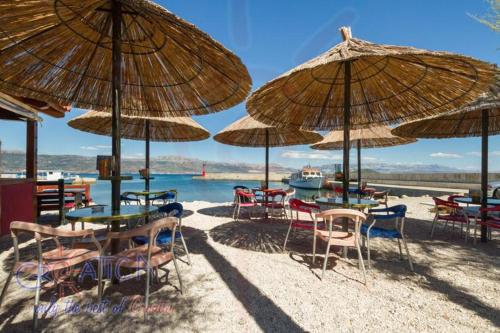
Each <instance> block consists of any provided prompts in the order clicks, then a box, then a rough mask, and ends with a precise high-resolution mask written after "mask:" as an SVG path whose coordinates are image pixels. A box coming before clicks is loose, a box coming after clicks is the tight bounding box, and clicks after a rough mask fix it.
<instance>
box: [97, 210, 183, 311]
mask: <svg viewBox="0 0 500 333" xmlns="http://www.w3.org/2000/svg"><path fill="white" fill-rule="evenodd" d="M165 228H168V229H170V230H171V231H172V233H173V234H175V232H176V228H177V221H176V219H175V218H174V217H165V218H162V219H160V220H156V221H154V222H150V223H148V224H146V225H144V226H141V227H138V228H135V229H132V230H127V231H121V232H110V233H108V239H107V240H106V244H105V245H104V247H103V254H104V253H106V250H107V248H108V247H109V245H110V244H111V241H112V240H113V239H119V240H129V241H130V240H131V239H132V238H133V237H138V236H143V237H147V238H148V239H152V240H153V241H152V242H148V244H145V245H142V246H138V247H132V248H128V249H125V250H123V251H121V252H119V253H117V254H115V255H113V256H111V257H109V256H108V257H107V259H108V260H111V261H113V263H114V267H116V268H117V269H120V268H121V267H125V268H128V269H137V270H139V269H143V270H145V271H146V290H145V292H144V298H145V300H144V304H145V309H144V319H147V314H148V306H149V285H150V282H151V281H150V280H151V271H153V273H154V274H155V277H156V278H157V280H159V278H158V269H159V268H162V267H163V266H165V265H166V264H168V263H169V262H171V261H173V262H174V266H175V271H176V273H177V277H178V278H179V284H180V291H181V293H182V292H183V285H182V278H181V275H180V272H179V267H178V266H177V261H176V258H175V253H174V242H171V245H170V249H169V250H168V251H165V250H164V249H163V248H161V247H159V246H157V243H156V238H157V235H158V234H159V232H160V231H161V230H162V229H165ZM115 276H116V274H115ZM101 279H102V277H101ZM101 283H102V281H100V283H99V284H101Z"/></svg>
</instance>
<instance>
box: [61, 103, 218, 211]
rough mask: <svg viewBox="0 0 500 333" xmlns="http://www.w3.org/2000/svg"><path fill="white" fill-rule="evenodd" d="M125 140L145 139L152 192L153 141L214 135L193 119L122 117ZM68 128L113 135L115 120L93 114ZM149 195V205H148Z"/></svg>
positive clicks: (169, 140) (200, 138) (185, 140)
mask: <svg viewBox="0 0 500 333" xmlns="http://www.w3.org/2000/svg"><path fill="white" fill-rule="evenodd" d="M121 121H122V126H121V135H120V136H121V137H122V138H124V139H131V140H145V142H146V154H145V155H146V156H145V162H146V163H145V164H146V165H145V168H146V171H147V176H146V177H144V181H145V190H146V192H148V191H149V189H150V178H149V161H150V149H149V148H150V141H155V142H187V141H201V140H205V139H208V138H209V137H210V133H209V132H208V131H207V130H206V129H204V128H203V127H202V126H201V125H200V124H198V123H197V122H196V121H194V120H193V119H191V118H189V117H168V118H167V117H163V118H160V117H137V116H127V115H124V116H122V117H121ZM68 125H69V126H71V127H73V128H75V129H78V130H81V131H84V132H89V133H94V134H99V135H107V136H110V135H111V129H112V119H111V114H110V113H107V112H99V111H89V112H87V113H85V114H83V115H81V116H78V117H76V118H74V119H72V120H70V121H69V122H68ZM148 199H149V198H148V196H147V195H146V202H148V201H149V200H148Z"/></svg>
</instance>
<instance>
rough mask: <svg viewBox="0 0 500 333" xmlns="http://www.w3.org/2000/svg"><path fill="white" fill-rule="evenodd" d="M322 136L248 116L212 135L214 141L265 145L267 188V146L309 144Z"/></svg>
mask: <svg viewBox="0 0 500 333" xmlns="http://www.w3.org/2000/svg"><path fill="white" fill-rule="evenodd" d="M322 138H323V137H322V136H321V135H320V134H318V133H316V132H311V131H303V130H299V129H297V128H286V127H280V128H277V127H272V126H268V125H265V124H263V123H261V122H259V121H257V120H255V119H253V118H252V117H250V116H245V117H243V118H241V119H240V120H238V121H235V122H234V123H232V124H231V125H229V126H228V127H226V128H225V129H224V130H223V131H221V132H219V134H217V135H215V136H214V140H215V141H218V142H220V143H224V144H226V145H232V146H239V147H265V148H266V181H265V182H266V188H269V147H283V146H293V145H305V144H311V143H315V142H318V141H320V140H321V139H322Z"/></svg>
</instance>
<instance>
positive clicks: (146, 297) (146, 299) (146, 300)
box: [144, 264, 151, 320]
mask: <svg viewBox="0 0 500 333" xmlns="http://www.w3.org/2000/svg"><path fill="white" fill-rule="evenodd" d="M150 283H151V267H149V264H148V265H147V266H146V291H145V293H144V320H147V319H148V306H149V284H150Z"/></svg>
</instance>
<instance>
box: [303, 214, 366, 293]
mask: <svg viewBox="0 0 500 333" xmlns="http://www.w3.org/2000/svg"><path fill="white" fill-rule="evenodd" d="M314 219H315V223H314V238H313V260H312V261H313V263H314V261H315V259H316V237H319V238H320V239H321V240H322V241H324V242H326V254H325V260H324V261H323V272H322V273H321V279H323V277H324V275H325V271H326V265H327V263H328V256H329V254H330V247H331V246H341V247H344V248H347V247H354V248H356V250H357V251H358V259H359V267H360V268H361V269H362V270H363V277H364V281H365V282H364V283H365V284H366V271H365V264H364V262H363V255H362V253H361V244H360V239H361V232H360V228H361V224H362V223H363V222H364V221H365V220H366V215H365V214H364V213H362V212H359V211H357V210H352V209H330V210H327V211H324V212H321V213H318V214H316V215H315V216H314ZM318 219H323V221H324V222H325V224H326V228H325V230H319V229H318V228H317V225H318ZM344 219H347V220H348V221H349V222H353V223H354V230H351V231H341V230H340V229H337V228H336V229H335V230H334V229H333V227H334V226H333V225H334V223H335V222H336V221H338V222H342V221H343V220H344Z"/></svg>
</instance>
